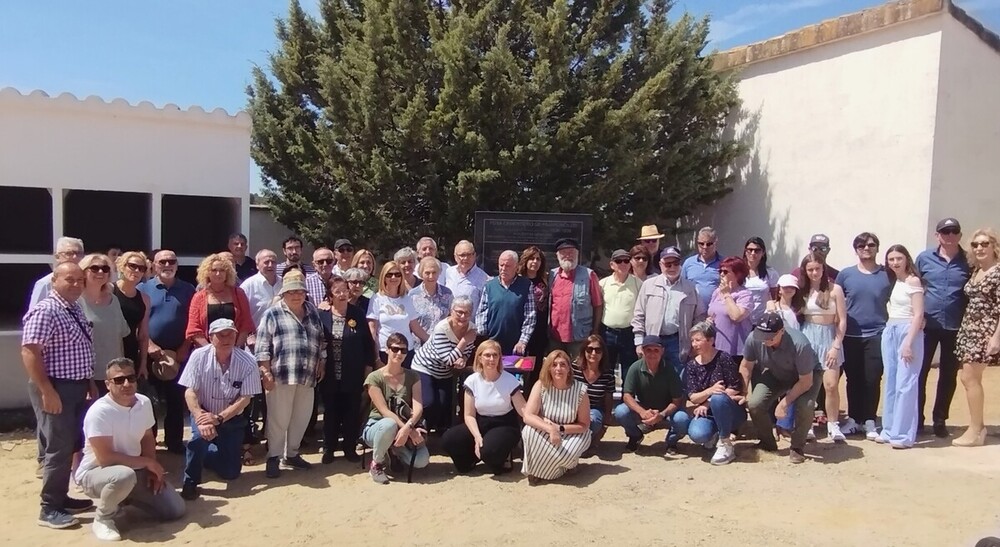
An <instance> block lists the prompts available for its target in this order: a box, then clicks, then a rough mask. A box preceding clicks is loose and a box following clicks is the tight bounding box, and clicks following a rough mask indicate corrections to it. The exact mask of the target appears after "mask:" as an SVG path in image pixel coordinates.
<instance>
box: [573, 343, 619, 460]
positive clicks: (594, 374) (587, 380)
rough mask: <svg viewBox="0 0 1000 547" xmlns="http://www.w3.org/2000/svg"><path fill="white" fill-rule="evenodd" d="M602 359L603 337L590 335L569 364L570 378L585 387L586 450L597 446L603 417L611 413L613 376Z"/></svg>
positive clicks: (604, 429) (613, 387) (602, 426)
mask: <svg viewBox="0 0 1000 547" xmlns="http://www.w3.org/2000/svg"><path fill="white" fill-rule="evenodd" d="M604 356H605V351H604V338H602V337H600V336H598V335H596V334H591V335H590V336H588V337H587V339H586V340H585V341H584V343H583V352H582V353H580V356H579V357H577V360H576V363H575V364H574V365H573V379H574V380H577V381H578V382H582V383H583V384H584V385H585V386H586V387H587V398H588V400H589V401H590V433H591V441H590V449H591V450H590V451H593V450H594V449H595V448H596V447H597V441H599V440H601V437H604V432H605V431H606V430H607V428H606V427H604V417H605V416H607V415H609V414H610V413H611V398H612V396H613V394H614V392H615V375H614V374H613V373H612V372H611V371H610V370H608V367H607V366H606V364H607V360H606V359H605V358H604ZM590 451H588V452H590Z"/></svg>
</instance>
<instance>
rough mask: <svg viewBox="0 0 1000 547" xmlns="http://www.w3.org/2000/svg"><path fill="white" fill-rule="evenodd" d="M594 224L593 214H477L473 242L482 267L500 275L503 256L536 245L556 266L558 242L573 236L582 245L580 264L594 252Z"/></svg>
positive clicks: (547, 262)
mask: <svg viewBox="0 0 1000 547" xmlns="http://www.w3.org/2000/svg"><path fill="white" fill-rule="evenodd" d="M592 228H593V221H592V219H591V217H590V215H586V214H577V213H507V212H497V211H476V222H475V238H474V243H475V245H476V250H477V251H478V254H479V259H478V264H479V267H481V268H482V269H484V270H486V273H488V274H490V275H497V260H498V259H499V258H500V253H502V252H503V251H505V250H507V249H510V250H512V251H514V252H516V253H517V254H518V255H520V254H521V251H523V250H524V249H525V247H528V246H531V245H535V246H537V247H538V248H539V249H541V250H542V251H543V252H545V264H546V267H548V268H550V269H551V268H554V267H555V266H556V252H555V247H556V240H558V239H560V238H564V237H571V238H573V239H575V240H577V241H579V242H580V257H581V260H580V261H581V262H583V263H586V262H587V261H588V260H587V258H586V257H588V256H589V255H588V254H587V253H589V252H590V249H591V230H592Z"/></svg>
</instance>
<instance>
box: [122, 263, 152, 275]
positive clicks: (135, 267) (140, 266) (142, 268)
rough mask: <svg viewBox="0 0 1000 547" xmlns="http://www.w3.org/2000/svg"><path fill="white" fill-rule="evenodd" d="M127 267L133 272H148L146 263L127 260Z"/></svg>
mask: <svg viewBox="0 0 1000 547" xmlns="http://www.w3.org/2000/svg"><path fill="white" fill-rule="evenodd" d="M125 267H126V268H128V269H130V270H132V271H133V272H140V273H146V269H147V268H146V265H145V264H133V263H131V262H126V263H125Z"/></svg>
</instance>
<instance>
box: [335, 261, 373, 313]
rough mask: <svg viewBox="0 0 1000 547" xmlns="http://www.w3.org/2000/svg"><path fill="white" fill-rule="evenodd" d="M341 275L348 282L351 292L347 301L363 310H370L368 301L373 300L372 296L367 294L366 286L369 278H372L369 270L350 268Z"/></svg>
mask: <svg viewBox="0 0 1000 547" xmlns="http://www.w3.org/2000/svg"><path fill="white" fill-rule="evenodd" d="M341 277H343V278H344V281H346V282H347V288H348V289H349V291H350V294H351V296H350V298H349V299H348V301H347V302H348V303H349V304H351V305H352V306H357V307H359V308H361V309H362V310H365V311H368V303H369V302H370V301H371V299H370V298H368V297H367V296H365V287H366V286H367V284H368V279H370V278H371V276H370V275H368V272H366V271H364V270H362V269H361V268H348V269H347V271H345V272H344V275H343V276H341Z"/></svg>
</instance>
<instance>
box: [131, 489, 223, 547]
mask: <svg viewBox="0 0 1000 547" xmlns="http://www.w3.org/2000/svg"><path fill="white" fill-rule="evenodd" d="M186 504H187V512H186V513H185V514H184V516H183V517H181V518H180V519H178V520H174V521H170V522H161V521H158V520H156V519H153V518H151V517H149V516H148V515H147V514H146V513H144V512H143V511H141V510H139V509H135V508H131V507H130V508H127V509H126V511H125V516H124V518H121V519H117V520H116V523H117V524H118V528H119V531H120V532H121V533H122V536H123V537H125V538H126V539H127V540H129V541H133V542H135V543H162V542H167V541H170V540H173V539H176V538H177V534H178V533H179V532H181V531H182V530H185V529H186V528H188V527H189V526H197V527H199V528H213V527H216V526H221V525H223V524H226V523H228V522H229V521H230V520H232V519H230V518H229V517H228V516H226V515H223V514H221V513H220V512H219V510H220V509H221V508H222V507H223V506H225V505H227V502H226V501H225V500H206V499H204V498H199V499H197V500H195V501H189V502H186Z"/></svg>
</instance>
